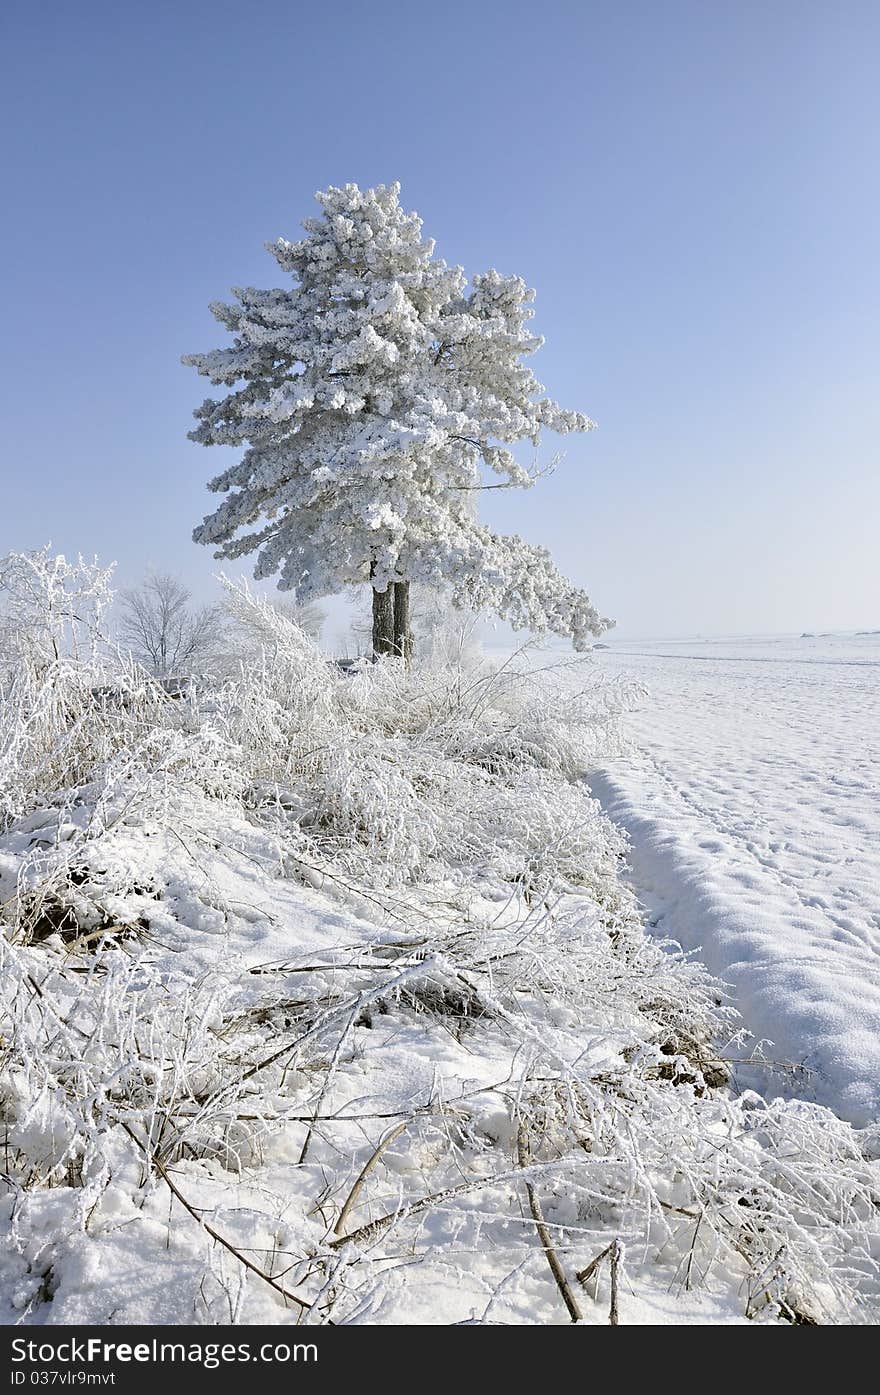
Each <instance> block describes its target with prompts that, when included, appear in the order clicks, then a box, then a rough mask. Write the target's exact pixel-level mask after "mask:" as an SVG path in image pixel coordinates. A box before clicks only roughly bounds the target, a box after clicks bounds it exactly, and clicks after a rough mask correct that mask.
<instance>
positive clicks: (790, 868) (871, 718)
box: [592, 634, 880, 1125]
mask: <svg viewBox="0 0 880 1395" xmlns="http://www.w3.org/2000/svg"><path fill="white" fill-rule="evenodd" d="M595 657H596V660H597V663H598V664H599V666H600V668H601V670H602V671H603V672H604V673H607V674H609V675H611V674H613V675H620V676H625V677H627V678H635V679H638V680H639V681H640V682H642V683H644V684H645V685H646V687H647V688H648V689H649V690H650V692H649V696H648V697H646V698H645V700H644V702H643V703H642V704H641V706H640V707H639V709H638V711H636V712H635V713H633V714H632V715H631V717H630V718H629V730H630V733H631V735H632V736H633V737H634V738H635V741H636V742H637V744H638V747H639V748H640V749H639V752H638V754H636V755H633V756H631V757H627V758H624V759H618V760H615V761H613V762H611V763H609V764H608V765H607V766H606V767H605V768H604V770H603V771H602V773H601V774H599V775H598V776H596V777H594V779H593V780H592V786H593V789H594V792H595V793H596V795H597V796H598V797H599V798H600V800H601V802H602V804H603V806H604V807H605V809H606V811H607V812H608V813H610V814H611V816H612V818H614V819H615V821H617V822H618V823H620V824H621V825H623V826H624V827H625V828H626V829H627V831H628V833H629V834H630V836H631V838H632V840H633V848H632V875H633V880H634V883H635V886H636V889H637V891H638V893H639V895H640V897H641V899H642V900H643V902H644V903H645V905H646V906H647V907H648V909H649V911H650V913H651V916H652V918H653V921H654V923H655V925H656V927H657V930H658V932H659V933H661V934H663V935H668V936H670V937H672V938H674V939H677V940H679V941H680V942H681V944H682V945H683V946H684V947H685V948H687V949H689V950H691V949H699V952H700V957H701V958H702V959H703V961H704V962H705V963H706V964H707V965H708V967H709V968H710V969H711V970H712V972H713V973H715V974H717V975H718V976H719V977H721V978H723V979H724V980H725V981H726V982H727V983H728V984H729V985H730V986H731V989H732V993H733V999H734V1002H735V1004H736V1006H737V1007H738V1009H739V1010H740V1012H741V1013H742V1014H743V1016H744V1019H745V1022H746V1024H747V1026H748V1027H749V1029H750V1030H751V1032H752V1033H754V1034H755V1035H756V1036H757V1037H759V1038H767V1039H768V1041H769V1042H772V1045H767V1046H766V1048H765V1053H766V1056H767V1057H768V1058H770V1059H772V1060H774V1061H780V1062H789V1063H794V1064H796V1065H798V1066H802V1067H803V1068H804V1069H803V1070H802V1071H801V1070H798V1071H796V1072H794V1073H792V1072H790V1071H789V1070H786V1069H785V1068H784V1067H774V1068H772V1069H762V1070H761V1071H760V1072H749V1073H748V1080H749V1084H751V1085H754V1086H759V1087H760V1088H761V1090H762V1092H764V1093H767V1094H774V1095H775V1094H792V1095H801V1096H806V1097H807V1098H812V1099H816V1100H819V1101H821V1102H823V1103H825V1104H827V1105H829V1106H830V1107H832V1108H834V1109H836V1110H837V1111H838V1112H839V1113H840V1114H842V1115H843V1116H844V1117H846V1118H849V1119H850V1120H852V1121H853V1122H854V1123H856V1124H858V1125H865V1124H867V1123H869V1122H870V1121H871V1120H872V1119H876V1117H877V1115H878V1112H880V1111H878V1106H880V739H878V718H880V686H878V685H880V635H876V634H874V635H867V634H866V635H850V636H836V635H835V636H824V635H822V636H804V637H800V638H795V637H787V638H769V639H768V638H754V639H742V638H740V639H736V640H721V639H718V640H715V639H713V640H700V639H698V640H690V641H681V640H679V641H651V642H642V643H631V644H624V643H620V644H619V645H614V646H613V647H612V648H611V649H610V650H608V651H603V652H597V653H596V656H595Z"/></svg>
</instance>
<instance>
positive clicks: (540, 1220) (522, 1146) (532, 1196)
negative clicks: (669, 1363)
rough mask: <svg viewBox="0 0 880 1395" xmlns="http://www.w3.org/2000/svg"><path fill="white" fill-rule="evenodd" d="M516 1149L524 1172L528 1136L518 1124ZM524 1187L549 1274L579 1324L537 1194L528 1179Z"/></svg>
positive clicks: (579, 1312) (527, 1159) (572, 1297)
mask: <svg viewBox="0 0 880 1395" xmlns="http://www.w3.org/2000/svg"><path fill="white" fill-rule="evenodd" d="M516 1148H517V1153H518V1155H519V1165H520V1167H521V1168H523V1169H524V1170H525V1169H526V1168H527V1167H528V1166H529V1164H530V1162H531V1154H530V1152H529V1139H528V1135H527V1133H526V1131H525V1127H524V1126H523V1125H522V1124H520V1126H519V1131H518V1133H517V1136H516ZM525 1186H526V1196H527V1197H528V1199H529V1210H530V1211H531V1213H532V1219H533V1220H534V1222H535V1229H536V1230H537V1232H538V1239H539V1240H540V1242H541V1247H542V1249H543V1251H544V1254H545V1255H546V1256H547V1263H548V1264H549V1265H550V1272H551V1274H552V1275H553V1277H554V1279H555V1280H556V1286H557V1288H558V1289H559V1292H560V1293H561V1294H562V1301H563V1302H564V1304H565V1306H566V1308H567V1309H568V1311H569V1313H570V1314H571V1320H572V1322H580V1321H581V1320H582V1319H583V1316H584V1315H583V1313H582V1312H581V1310H580V1308H579V1307H578V1303H577V1299H576V1298H575V1296H574V1294H573V1293H572V1291H571V1288H570V1286H569V1282H568V1280H567V1279H566V1277H565V1271H564V1269H563V1268H562V1264H561V1263H560V1260H559V1256H558V1254H557V1253H556V1250H555V1249H554V1248H553V1242H552V1240H551V1239H550V1232H549V1230H548V1229H547V1222H546V1221H545V1220H544V1213H543V1211H542V1210H541V1203H540V1201H539V1200H538V1193H537V1192H536V1191H535V1188H534V1186H533V1184H532V1183H531V1182H530V1181H529V1180H528V1178H526V1179H525Z"/></svg>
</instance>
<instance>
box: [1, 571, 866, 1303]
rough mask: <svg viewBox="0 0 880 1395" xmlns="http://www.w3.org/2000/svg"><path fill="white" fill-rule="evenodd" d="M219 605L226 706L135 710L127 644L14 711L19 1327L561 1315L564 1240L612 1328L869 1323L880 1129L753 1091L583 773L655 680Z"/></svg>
mask: <svg viewBox="0 0 880 1395" xmlns="http://www.w3.org/2000/svg"><path fill="white" fill-rule="evenodd" d="M230 607H231V609H232V610H233V611H235V609H236V608H238V609H239V613H241V614H243V615H244V616H245V619H246V622H247V624H248V626H249V627H250V629H251V631H253V630H254V629H255V628H257V629H260V631H261V633H263V634H264V636H265V644H264V645H263V646H262V648H261V652H259V653H257V654H254V655H253V656H252V658H251V659H250V660H249V662H248V663H247V664H246V665H245V666H243V668H242V669H241V672H240V674H239V675H238V676H237V677H236V678H234V679H233V680H231V681H229V682H227V683H225V684H223V685H222V686H221V687H219V688H217V689H216V690H215V691H213V692H196V693H194V694H193V695H192V696H191V697H190V698H189V699H187V700H186V701H181V702H172V701H170V700H169V699H168V698H167V697H166V696H165V695H164V694H161V693H160V692H157V691H156V690H155V689H154V688H153V687H152V685H150V684H145V683H143V682H142V680H141V679H140V677H139V676H138V675H137V674H132V675H131V679H130V687H127V686H126V684H127V683H128V682H129V679H128V678H127V677H126V674H127V672H128V670H127V669H126V667H125V665H124V664H122V663H121V661H119V660H117V659H114V657H113V655H112V654H110V653H106V654H98V655H96V656H95V658H94V659H92V660H90V664H89V667H83V665H82V661H81V660H77V659H75V658H73V657H72V656H70V655H64V654H59V657H58V659H57V660H56V659H55V658H54V656H53V657H52V659H51V660H50V661H49V662H48V665H47V666H46V667H45V668H44V669H40V670H39V671H38V670H37V669H36V668H33V667H32V668H31V669H28V670H26V671H25V672H26V675H27V674H30V675H31V676H30V677H27V678H26V681H25V680H24V679H21V678H20V677H18V676H17V675H11V678H10V681H9V684H8V686H7V688H6V690H5V697H4V703H3V710H2V717H0V720H2V724H3V725H2V730H3V732H4V741H5V743H6V744H5V746H4V751H6V753H7V760H8V762H9V764H8V768H7V775H6V784H5V785H4V786H3V788H4V790H5V791H6V792H7V793H6V794H5V796H4V797H5V799H6V803H5V806H4V824H3V829H2V832H0V919H2V928H3V934H2V939H0V1078H2V1080H3V1087H2V1094H0V1156H2V1157H3V1158H4V1174H5V1175H4V1180H3V1182H2V1188H0V1224H2V1225H3V1226H5V1230H4V1232H3V1234H4V1236H5V1238H4V1240H3V1243H2V1244H0V1280H2V1285H3V1291H4V1292H6V1293H8V1294H10V1295H11V1302H12V1303H13V1305H14V1313H15V1314H16V1315H17V1317H19V1318H21V1319H22V1320H44V1319H45V1318H46V1316H47V1315H49V1314H51V1320H53V1321H58V1322H62V1321H74V1322H106V1321H116V1322H125V1321H151V1322H160V1323H162V1322H166V1323H167V1322H181V1321H197V1322H219V1321H236V1322H238V1321H242V1322H263V1321H267V1322H268V1321H271V1322H290V1321H304V1322H324V1321H328V1320H331V1321H334V1322H357V1321H386V1322H400V1321H416V1320H432V1321H456V1322H458V1321H485V1322H494V1321H505V1322H506V1321H510V1322H530V1321H541V1322H554V1321H566V1320H567V1319H568V1317H569V1316H570V1315H571V1308H570V1307H569V1306H568V1300H566V1301H565V1302H563V1298H562V1291H561V1288H560V1284H559V1280H558V1278H557V1277H555V1276H554V1274H552V1273H551V1271H550V1267H549V1265H548V1263H547V1257H548V1246H550V1247H552V1248H553V1250H554V1252H555V1255H556V1258H557V1260H558V1270H559V1273H561V1274H562V1275H563V1277H564V1280H565V1282H566V1284H567V1285H568V1289H569V1297H571V1296H572V1295H574V1302H575V1308H576V1310H577V1311H578V1312H579V1313H580V1314H581V1315H582V1319H583V1320H584V1321H605V1320H606V1319H607V1315H608V1292H607V1274H606V1272H605V1269H602V1268H601V1266H600V1267H599V1268H596V1267H595V1266H594V1267H593V1268H592V1269H591V1265H593V1262H594V1261H595V1260H596V1258H597V1256H599V1255H603V1254H606V1253H607V1252H608V1247H609V1246H610V1245H611V1246H614V1247H615V1248H614V1251H613V1253H614V1256H615V1264H616V1265H617V1266H618V1270H622V1274H623V1279H622V1281H621V1294H620V1298H619V1301H620V1306H621V1311H622V1314H623V1320H624V1321H626V1320H627V1319H628V1314H629V1312H630V1311H631V1309H630V1308H629V1307H628V1305H629V1304H632V1303H636V1302H641V1301H646V1302H650V1301H656V1302H658V1303H660V1304H661V1310H662V1303H663V1302H668V1301H669V1300H668V1294H669V1293H670V1292H673V1293H676V1294H677V1295H678V1301H679V1302H681V1303H682V1304H684V1305H685V1308H684V1311H685V1312H687V1313H688V1314H689V1315H690V1318H691V1320H695V1314H696V1315H697V1316H698V1308H697V1307H691V1308H688V1307H687V1306H686V1305H687V1303H688V1302H690V1301H692V1300H690V1299H689V1297H688V1295H689V1294H690V1292H691V1291H693V1292H694V1293H697V1292H699V1293H702V1294H705V1295H708V1299H709V1300H711V1301H715V1300H718V1301H720V1300H721V1298H723V1300H724V1303H725V1304H726V1305H727V1308H726V1311H727V1312H729V1313H732V1314H734V1315H736V1316H739V1317H744V1316H748V1317H749V1318H750V1319H753V1320H757V1321H778V1320H782V1321H790V1322H809V1321H862V1320H867V1319H869V1318H870V1314H871V1312H872V1308H871V1304H872V1303H873V1302H875V1300H876V1297H877V1264H876V1259H875V1258H873V1257H872V1254H873V1253H876V1246H877V1244H878V1236H877V1226H876V1209H877V1195H878V1174H877V1168H876V1164H872V1163H870V1162H868V1161H867V1160H866V1151H867V1142H866V1140H865V1139H864V1138H862V1137H861V1136H860V1135H859V1134H857V1133H856V1132H854V1131H853V1130H852V1129H851V1128H849V1126H847V1125H845V1124H843V1123H841V1121H839V1120H837V1119H835V1118H834V1116H833V1115H831V1114H830V1113H829V1112H828V1111H827V1110H823V1109H820V1108H818V1107H815V1106H809V1105H806V1104H804V1103H803V1102H799V1101H788V1102H786V1101H766V1100H762V1099H759V1098H758V1097H757V1096H754V1095H744V1096H741V1097H739V1098H737V1097H736V1096H735V1095H733V1094H731V1093H728V1092H726V1091H725V1090H724V1088H723V1085H724V1082H725V1081H726V1079H727V1070H726V1068H725V1066H724V1063H723V1061H720V1060H719V1056H718V1053H719V1050H722V1049H723V1046H724V1043H725V1042H726V1041H727V1040H728V1039H729V1038H730V1036H731V1033H733V1032H734V1030H735V1024H734V1022H733V1020H732V1015H731V1014H730V1013H729V1012H727V1011H725V1010H724V1009H723V1008H720V1007H719V997H720V992H719V989H718V987H717V985H715V984H713V983H712V982H711V981H710V980H709V979H708V978H707V977H706V976H705V975H704V974H703V973H702V972H701V971H700V970H699V968H698V967H697V966H696V965H694V964H692V963H690V962H688V961H687V960H686V959H684V958H683V957H682V956H681V955H680V954H679V953H676V952H675V950H674V948H673V947H671V946H661V945H658V944H656V943H654V942H651V941H649V940H647V939H646V938H645V937H644V936H643V935H642V933H641V929H640V921H639V913H638V907H637V906H636V904H635V902H634V899H633V897H632V895H631V893H630V892H629V891H628V889H627V888H626V886H625V884H624V883H623V882H622V881H621V879H620V876H619V867H620V861H621V855H622V854H623V853H624V851H625V846H624V843H623V840H622V838H621V836H620V835H619V834H618V833H616V832H615V830H614V829H613V827H612V826H611V825H610V824H609V823H608V821H607V820H606V819H605V818H604V817H603V816H602V815H601V813H600V811H599V809H598V807H597V806H596V804H595V803H594V802H593V801H591V800H590V799H589V798H588V797H587V796H586V794H585V792H584V788H583V785H582V784H581V783H580V782H579V781H578V775H579V773H580V772H581V771H582V770H583V769H584V768H585V767H586V766H588V765H589V763H590V762H591V761H592V760H596V759H598V758H599V757H600V756H601V754H602V752H603V750H607V749H609V747H610V745H611V743H613V742H614V741H615V740H616V735H615V722H616V716H617V714H618V713H619V712H620V710H621V709H622V707H623V706H624V705H625V703H626V701H627V694H626V692H624V691H622V690H617V689H614V688H603V687H596V686H595V685H593V684H592V683H591V682H590V680H589V675H588V672H580V673H579V675H578V677H577V678H575V677H574V675H573V673H572V672H568V671H554V672H551V673H536V672H534V671H532V672H529V671H528V669H527V668H526V666H524V665H523V664H514V663H510V664H508V665H506V666H503V667H500V668H496V669H493V668H491V667H490V666H482V667H481V666H471V667H466V668H461V667H435V666H431V665H428V666H426V667H425V668H423V669H421V670H420V669H418V668H417V667H416V668H413V669H412V670H410V671H407V669H406V668H405V666H404V665H403V664H399V663H396V662H395V661H387V662H384V663H382V664H379V665H375V666H374V665H365V666H364V667H363V669H362V670H361V671H360V672H358V673H356V674H355V675H354V676H353V677H351V678H347V677H342V676H341V675H340V674H339V673H338V671H337V670H336V669H335V668H334V666H333V665H331V664H329V663H328V662H327V661H326V660H325V659H324V658H323V656H322V655H321V654H320V653H319V652H318V651H317V650H316V649H315V647H314V646H313V645H312V643H311V642H310V641H309V640H308V638H307V637H306V636H305V635H303V634H302V632H301V631H300V630H299V629H298V628H297V627H296V626H295V625H293V624H291V622H290V620H289V618H288V617H285V616H283V615H282V616H279V615H278V614H277V613H276V612H274V611H272V608H271V607H266V609H265V611H264V610H263V608H262V607H263V603H262V602H261V601H260V600H259V599H257V598H254V597H253V596H251V595H250V594H249V593H248V592H247V590H246V588H233V591H232V592H231V593H230ZM270 612H271V613H270ZM47 674H48V675H50V677H51V686H50V687H49V688H46V687H45V684H44V682H43V680H44V678H45V676H46V675H47ZM99 680H100V681H99ZM96 687H99V688H101V689H102V690H103V689H109V692H110V694H112V700H106V701H104V700H102V701H98V702H95V701H94V700H93V698H94V693H93V689H94V688H96ZM86 693H88V697H86ZM26 753H30V755H29V756H28V758H27V759H26V758H25V755H26ZM31 757H35V759H31ZM9 771H11V772H12V774H11V775H10V774H9ZM303 882H307V883H308V886H306V887H304V886H303ZM316 889H317V890H316ZM719 1087H722V1088H719ZM539 1218H540V1219H539ZM872 1247H874V1248H873V1251H872ZM607 1262H608V1261H607V1260H606V1261H603V1263H605V1264H606V1266H607ZM587 1271H589V1277H588V1278H586V1279H585V1280H584V1282H583V1283H580V1282H579V1281H578V1279H577V1277H576V1276H577V1275H578V1274H585V1273H587ZM618 1277H620V1275H619V1274H618ZM597 1284H598V1287H597ZM652 1295H653V1300H652ZM658 1295H659V1296H658ZM693 1301H694V1302H696V1301H697V1300H693ZM651 1311H653V1310H651Z"/></svg>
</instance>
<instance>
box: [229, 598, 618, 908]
mask: <svg viewBox="0 0 880 1395" xmlns="http://www.w3.org/2000/svg"><path fill="white" fill-rule="evenodd" d="M227 591H228V593H229V597H230V601H229V609H230V611H231V612H232V613H233V615H237V616H238V617H240V618H241V619H243V620H244V621H245V622H246V623H247V625H248V626H249V628H250V629H251V631H255V630H259V631H262V633H264V635H265V643H266V650H265V651H264V656H263V659H262V661H261V662H260V661H258V662H256V663H254V664H252V665H251V666H250V667H249V668H247V669H246V670H244V671H243V673H242V678H241V680H240V681H239V682H237V683H234V684H232V685H230V686H229V687H228V688H226V689H225V690H224V691H223V693H222V695H220V697H219V698H216V699H213V700H212V701H213V703H214V707H215V711H216V716H215V720H216V721H217V722H218V723H219V725H220V727H221V728H222V731H223V734H224V739H225V740H227V741H228V742H230V743H231V744H233V745H235V746H237V747H239V748H240V750H241V752H242V759H243V761H244V763H245V767H246V768H247V769H248V771H249V772H250V773H251V774H252V775H253V777H254V780H255V797H258V798H260V799H262V800H263V801H264V802H272V800H274V801H275V802H276V805H283V807H284V808H285V809H286V810H287V811H288V813H289V815H290V816H291V817H292V818H293V819H294V820H295V822H296V825H297V828H298V829H299V830H300V831H301V832H302V833H303V834H305V836H306V838H307V839H308V840H309V841H310V842H311V843H312V844H313V846H314V850H315V851H316V853H318V854H320V856H321V857H326V858H328V859H331V860H336V861H338V862H339V863H340V865H344V867H345V868H346V870H347V872H348V873H350V874H353V875H354V874H356V875H357V876H359V877H360V878H362V879H365V880H367V881H368V882H369V883H370V884H387V883H389V882H394V883H403V882H406V881H412V880H413V879H415V878H418V877H424V876H426V875H431V876H441V875H448V869H449V867H450V866H457V865H466V866H472V865H473V864H474V863H475V862H477V861H480V862H483V861H485V860H486V858H487V853H488V854H489V857H490V860H492V859H494V860H495V862H496V863H497V870H498V871H499V872H501V873H502V874H503V875H505V876H507V877H509V878H511V879H518V880H521V881H523V883H524V885H527V886H528V887H537V885H538V884H539V883H540V882H541V881H542V878H543V880H545V881H546V880H547V879H546V877H544V876H543V872H542V871H541V870H540V868H541V867H542V866H546V867H548V868H549V867H551V866H552V867H553V869H554V870H553V871H552V873H550V880H552V879H553V878H554V877H559V876H563V877H565V878H567V879H569V880H571V881H576V882H579V883H581V884H584V883H585V882H586V881H587V880H589V878H590V876H591V875H592V871H593V867H594V863H595V861H596V860H597V859H598V860H599V861H601V860H603V858H604V857H605V854H606V851H607V849H606V845H605V842H604V839H605V838H607V832H606V833H604V834H603V835H602V836H599V835H598V833H597V829H598V819H597V814H596V811H595V809H594V807H593V806H591V804H590V802H589V801H588V800H586V799H585V798H584V795H583V791H582V790H581V789H575V788H574V785H572V786H571V788H570V789H569V790H568V791H566V789H564V788H561V787H560V779H561V780H562V781H563V782H566V781H567V782H573V781H575V780H577V779H578V778H579V777H580V776H581V775H582V774H583V772H584V770H585V769H586V768H587V767H588V766H589V765H590V763H591V762H592V761H594V760H595V759H596V756H597V754H598V753H599V752H600V751H601V750H605V751H607V750H608V749H609V745H610V743H611V742H612V741H613V740H614V728H615V723H616V722H617V719H618V718H619V716H620V713H621V711H622V710H624V709H625V707H626V706H627V703H628V701H629V700H630V698H631V693H630V692H628V691H627V690H625V689H623V688H621V687H619V686H618V685H615V684H607V685H605V686H601V685H599V684H598V683H597V682H596V681H595V679H593V681H592V682H588V681H587V680H586V679H583V680H582V682H581V684H580V686H578V685H576V684H575V683H573V681H572V671H571V668H570V666H564V667H563V669H562V671H561V672H560V673H559V674H557V675H556V676H555V677H554V675H553V674H549V675H548V674H547V673H544V672H541V673H535V674H530V673H529V672H528V670H527V669H526V668H525V667H517V666H516V665H515V664H508V665H507V666H506V667H505V668H503V669H502V670H501V671H500V672H499V671H497V670H496V669H494V668H493V667H491V666H490V665H488V664H485V663H483V664H479V663H478V664H475V665H474V666H473V667H472V668H470V669H468V670H462V669H461V668H458V667H454V666H451V665H447V666H444V667H432V666H425V667H419V666H416V667H415V668H414V669H412V670H409V669H407V668H406V667H405V666H404V665H403V664H402V663H395V662H393V661H390V662H384V663H381V664H376V665H373V664H367V663H365V664H363V665H362V666H361V667H360V669H359V671H357V672H355V673H354V675H353V676H352V677H350V678H348V679H347V680H345V681H340V679H339V677H338V675H337V674H336V673H335V672H334V670H333V669H332V667H331V666H329V665H328V664H327V662H326V660H325V659H324V658H323V656H322V655H321V654H320V653H319V652H318V651H317V650H316V649H315V648H314V646H313V645H312V644H311V642H310V641H309V640H308V638H307V637H306V636H305V635H304V634H303V632H302V631H301V630H299V629H298V628H297V627H296V626H295V625H293V624H292V623H291V622H290V621H288V620H287V619H286V618H285V617H284V616H279V615H278V614H277V612H275V611H274V609H273V608H272V607H271V606H270V605H269V604H268V603H266V602H264V601H262V600H261V599H259V598H258V597H255V596H253V595H252V594H251V593H250V592H249V590H248V588H247V586H246V585H244V584H239V585H236V584H233V583H227ZM269 656H271V658H270V657H269ZM551 849H552V850H554V855H553V856H551V854H550V850H551ZM554 859H555V860H554Z"/></svg>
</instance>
